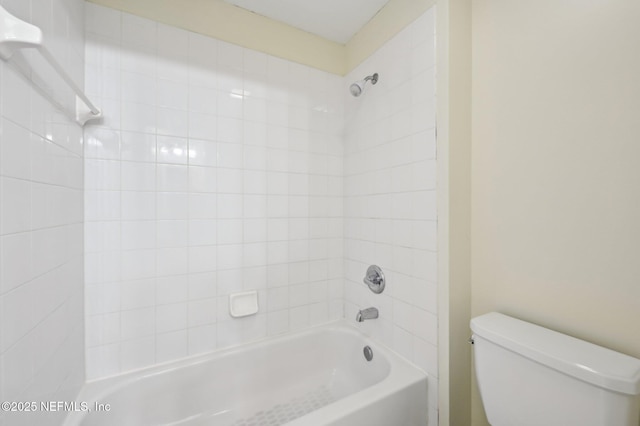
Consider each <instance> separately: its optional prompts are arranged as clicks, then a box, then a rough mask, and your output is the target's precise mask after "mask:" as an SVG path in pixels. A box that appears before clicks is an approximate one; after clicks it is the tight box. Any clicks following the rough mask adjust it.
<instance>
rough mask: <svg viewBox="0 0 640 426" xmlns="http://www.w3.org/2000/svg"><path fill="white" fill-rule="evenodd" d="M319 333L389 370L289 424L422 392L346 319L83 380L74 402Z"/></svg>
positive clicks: (395, 359)
mask: <svg viewBox="0 0 640 426" xmlns="http://www.w3.org/2000/svg"><path fill="white" fill-rule="evenodd" d="M321 332H338V333H342V334H346V335H351V336H353V337H355V338H356V339H358V340H360V341H361V342H362V343H363V345H370V346H372V347H373V348H374V356H375V355H377V356H383V357H384V358H385V360H386V361H387V362H388V364H389V370H388V373H387V375H386V376H385V377H384V378H383V379H382V380H380V381H379V382H377V383H374V384H372V385H370V386H368V387H366V388H363V389H361V390H359V391H357V392H355V393H353V394H350V395H347V396H346V397H344V398H341V399H339V400H337V401H334V402H332V403H331V404H329V405H328V406H325V407H322V408H320V409H318V410H316V411H313V412H311V413H308V414H306V415H304V416H301V417H299V418H298V419H295V420H293V421H292V425H295V424H298V423H297V422H298V420H301V419H302V420H304V421H309V420H314V419H323V420H330V419H337V418H338V414H337V412H335V411H334V412H333V413H332V412H331V411H329V410H328V409H329V408H331V409H333V410H336V409H337V410H338V411H340V410H344V409H346V408H347V407H348V408H349V409H350V410H352V411H353V410H355V409H358V408H364V407H365V406H367V405H369V404H371V403H374V402H376V401H379V400H381V399H383V398H384V397H385V396H388V395H390V394H393V393H395V392H398V391H400V390H402V389H404V388H407V387H410V386H412V385H415V384H417V383H419V382H421V381H424V384H425V391H426V386H427V380H428V377H429V376H428V374H427V373H426V372H424V371H423V370H421V369H420V368H419V367H417V366H416V365H415V364H414V363H412V362H411V361H410V360H407V359H406V358H404V357H403V356H401V355H399V354H397V353H396V352H394V351H393V350H392V349H390V348H389V347H387V346H386V345H385V344H383V343H382V342H380V341H378V340H376V339H375V338H372V337H371V336H369V335H367V334H366V333H364V332H363V331H361V330H359V329H358V328H357V327H355V326H354V325H352V324H350V323H349V322H347V321H346V320H344V319H339V320H335V321H331V322H328V323H324V324H320V325H316V326H312V327H308V328H304V329H301V330H294V331H290V332H287V333H282V334H279V335H275V336H266V337H264V338H261V339H258V340H254V341H251V342H247V343H242V344H239V345H236V346H232V347H228V348H224V349H220V350H214V351H210V352H206V353H202V354H196V355H191V356H188V357H184V358H180V359H177V360H172V361H167V362H163V363H160V364H154V365H152V366H148V367H143V368H139V369H136V370H131V371H127V372H125V373H120V374H116V375H112V376H107V377H104V378H99V379H94V380H91V381H87V382H86V383H85V384H84V386H83V387H82V390H81V391H80V393H79V394H78V396H77V397H76V399H75V400H76V401H83V402H87V403H88V405H89V407H93V404H94V403H96V402H98V403H99V402H101V400H104V399H105V398H106V397H107V396H108V395H110V394H113V393H115V392H117V391H118V390H119V389H122V388H125V387H126V386H130V385H132V384H135V383H137V382H139V381H142V380H144V379H146V378H149V377H153V376H156V375H161V374H170V373H171V372H173V371H176V370H180V369H182V368H188V367H192V366H196V365H200V364H204V363H207V362H210V361H215V360H216V359H219V358H226V357H230V356H233V355H234V354H236V353H240V352H246V351H251V350H259V349H260V348H263V347H266V346H271V345H275V344H278V343H281V342H282V343H283V342H287V341H291V340H295V339H298V338H301V337H304V336H308V335H313V334H316V333H321ZM365 393H366V396H365ZM425 395H426V393H425ZM425 404H426V400H425ZM327 413H329V414H327ZM86 415H87V413H83V412H70V413H69V414H68V415H67V416H66V417H65V421H64V422H63V424H62V426H77V425H79V424H80V422H81V421H82V420H83V419H84V418H85V417H86ZM302 424H304V423H301V425H302ZM319 424H321V423H319Z"/></svg>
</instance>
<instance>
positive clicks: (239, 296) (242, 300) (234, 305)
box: [229, 290, 258, 318]
mask: <svg viewBox="0 0 640 426" xmlns="http://www.w3.org/2000/svg"><path fill="white" fill-rule="evenodd" d="M257 312H258V292H257V291H255V290H252V291H245V292H242V293H234V294H230V295H229V314H230V315H231V316H232V317H233V318H242V317H246V316H249V315H255V314H256V313H257Z"/></svg>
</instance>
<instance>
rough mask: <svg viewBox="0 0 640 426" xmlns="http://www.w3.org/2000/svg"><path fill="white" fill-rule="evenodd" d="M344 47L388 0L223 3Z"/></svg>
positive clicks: (229, 0)
mask: <svg viewBox="0 0 640 426" xmlns="http://www.w3.org/2000/svg"><path fill="white" fill-rule="evenodd" d="M224 1H225V2H227V3H231V4H234V5H236V6H239V7H241V8H243V9H247V10H250V11H252V12H255V13H257V14H259V15H262V16H266V17H267V18H271V19H273V20H276V21H280V22H284V23H285V24H289V25H291V26H293V27H296V28H300V29H301V30H304V31H307V32H310V33H312V34H316V35H319V36H320V37H323V38H326V39H328V40H332V41H335V42H338V43H340V44H346V43H347V42H348V41H349V40H351V37H353V35H354V34H355V33H357V32H358V30H360V28H362V27H363V26H364V25H365V24H366V23H367V22H369V20H370V19H371V18H373V16H374V15H375V14H376V13H378V11H379V10H380V9H382V7H383V6H384V5H385V4H387V2H388V1H389V0H224Z"/></svg>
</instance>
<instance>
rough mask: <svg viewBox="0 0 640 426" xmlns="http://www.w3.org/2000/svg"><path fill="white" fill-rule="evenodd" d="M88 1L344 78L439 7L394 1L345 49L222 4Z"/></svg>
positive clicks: (428, 0) (432, 0) (430, 1)
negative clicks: (405, 29) (432, 9)
mask: <svg viewBox="0 0 640 426" xmlns="http://www.w3.org/2000/svg"><path fill="white" fill-rule="evenodd" d="M88 1H90V2H92V3H96V4H100V5H102V6H107V7H111V8H113V9H118V10H121V11H124V12H128V13H132V14H134V15H138V16H142V17H144V18H148V19H153V20H154V21H158V22H162V23H164V24H168V25H173V26H176V27H179V28H183V29H185V30H189V31H194V32H197V33H200V34H204V35H208V36H211V37H215V38H217V39H220V40H224V41H227V42H230V43H234V44H237V45H239V46H243V47H247V48H249V49H254V50H258V51H261V52H265V53H268V54H270V55H273V56H277V57H280V58H284V59H287V60H290V61H294V62H298V63H300V64H304V65H309V66H311V67H314V68H318V69H321V70H323V71H328V72H331V73H334V74H338V75H346V74H347V73H348V72H350V71H351V70H353V69H354V68H355V67H356V66H358V65H359V64H360V63H361V62H362V61H364V60H365V59H366V58H368V57H369V56H370V55H371V54H373V53H374V52H375V51H376V50H377V49H378V48H379V47H380V46H382V45H383V44H384V43H386V42H387V41H389V40H390V39H391V38H392V37H393V36H395V35H396V34H398V33H399V32H400V31H401V30H402V29H403V28H405V27H406V26H407V25H409V24H410V23H411V22H413V21H414V20H415V19H416V18H417V17H419V16H421V15H422V14H423V13H424V12H425V11H426V10H427V9H429V8H430V7H431V6H433V5H434V4H436V0H390V1H389V3H388V4H387V5H386V6H385V7H384V8H382V10H380V12H379V13H378V14H376V15H375V16H374V17H373V18H372V19H371V21H369V22H368V23H367V25H365V26H364V27H363V28H362V29H361V30H360V31H359V32H358V33H357V34H356V35H355V36H354V37H353V38H352V39H351V40H350V41H349V42H348V43H347V44H346V45H341V44H338V43H335V42H332V41H329V40H326V39H323V38H321V37H318V36H316V35H313V34H310V33H307V32H305V31H301V30H299V29H297V28H294V27H291V26H289V25H285V24H282V23H280V22H276V21H274V20H272V19H269V18H265V17H263V16H260V15H258V14H255V13H251V12H249V11H247V10H244V9H241V8H239V7H235V6H233V5H230V4H228V3H225V2H224V1H222V0H88Z"/></svg>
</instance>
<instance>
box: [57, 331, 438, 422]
mask: <svg viewBox="0 0 640 426" xmlns="http://www.w3.org/2000/svg"><path fill="white" fill-rule="evenodd" d="M366 345H369V346H370V347H371V348H372V349H373V360H372V361H367V360H366V359H365V357H364V354H363V348H364V346H366ZM78 401H85V402H87V403H88V407H89V408H91V409H93V408H94V407H95V403H96V402H97V403H100V404H109V405H110V407H111V408H110V411H109V412H97V411H92V412H85V413H83V412H74V413H70V416H69V417H68V418H67V419H66V421H65V423H64V424H65V426H80V425H91V426H102V425H105V426H106V425H109V426H111V425H118V426H145V425H154V426H155V425H189V426H192V425H210V426H249V425H255V426H268V425H281V424H287V425H290V426H294V425H295V426H315V425H344V426H359V425H367V426H369V425H380V426H391V425H392V426H402V425H407V426H408V425H416V426H417V425H426V424H427V377H426V375H425V374H424V373H423V372H421V371H420V370H418V369H417V368H415V367H413V366H412V365H410V364H408V363H407V362H406V361H404V360H403V359H402V358H400V357H398V356H397V355H395V354H394V353H393V352H391V351H389V350H387V349H385V348H384V347H382V346H381V345H379V344H377V343H375V342H373V341H371V340H370V339H368V338H366V337H365V336H363V335H362V334H360V333H359V332H358V331H357V330H355V329H353V328H352V327H350V326H348V325H345V324H344V323H341V322H338V323H333V324H330V325H327V326H323V327H317V328H313V329H310V330H306V331H303V332H298V333H292V334H289V335H285V336H282V337H277V338H272V339H268V340H264V341H261V342H257V343H252V344H248V345H245V346H242V347H238V348H233V349H231V350H225V351H221V352H216V353H213V354H208V355H206V356H199V357H194V358H190V359H186V360H181V361H178V362H174V363H171V364H165V365H162V366H158V367H153V368H150V369H145V370H141V371H137V372H134V373H129V374H126V375H122V376H118V377H114V378H109V379H106V380H101V381H97V382H93V383H89V384H87V385H86V386H85V387H84V388H83V390H82V392H81V393H80V396H79V397H78Z"/></svg>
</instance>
